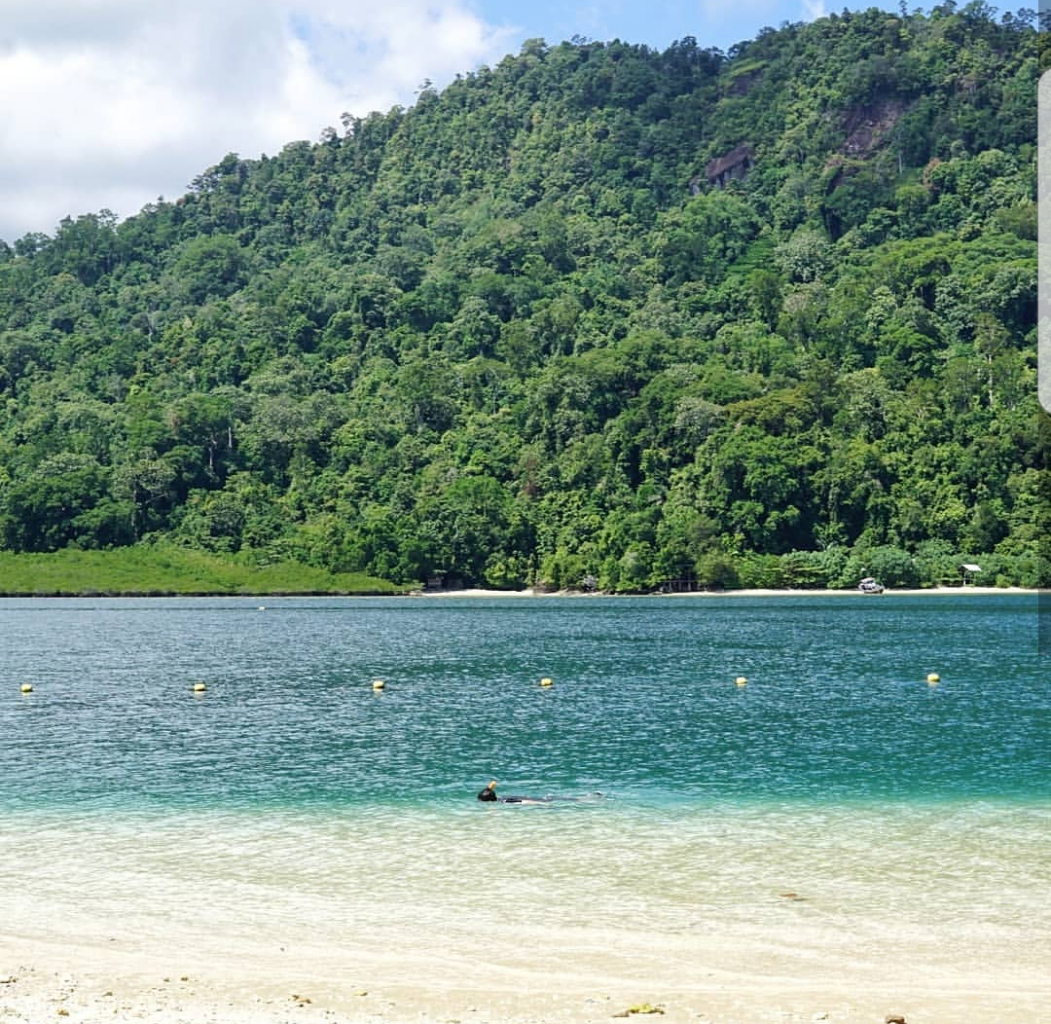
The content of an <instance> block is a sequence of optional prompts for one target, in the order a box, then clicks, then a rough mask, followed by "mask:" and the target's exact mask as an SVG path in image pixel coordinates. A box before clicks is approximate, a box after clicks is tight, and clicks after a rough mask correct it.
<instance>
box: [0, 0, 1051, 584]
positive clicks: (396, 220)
mask: <svg viewBox="0 0 1051 1024" xmlns="http://www.w3.org/2000/svg"><path fill="white" fill-rule="evenodd" d="M903 11H904V5H903ZM1032 20H1033V19H1032V17H1031V16H1030V14H1029V13H1027V12H1022V13H1020V14H1019V15H1018V16H1012V15H1004V16H1003V17H1002V18H1001V17H1000V16H998V15H997V14H996V12H995V11H994V10H993V9H992V8H990V7H988V6H987V5H986V4H984V3H981V2H975V3H971V4H968V5H967V6H966V7H963V8H957V7H956V5H955V4H953V3H951V2H949V3H945V4H942V5H940V6H939V7H936V8H934V9H933V10H932V11H931V12H930V13H929V14H924V13H921V12H916V13H912V14H904V13H903V14H902V15H900V16H893V15H890V14H888V13H887V12H885V11H879V10H875V9H872V10H869V11H866V12H863V13H857V14H850V13H844V14H843V15H833V16H830V17H827V18H822V19H820V20H818V21H815V22H813V23H811V24H806V25H803V24H798V25H786V26H783V27H782V28H781V29H778V30H776V31H775V30H765V31H763V32H762V33H760V35H759V36H758V37H757V38H756V39H755V40H752V41H750V42H748V43H745V44H742V45H740V46H738V47H735V48H734V49H733V50H732V51H731V52H729V53H727V54H723V53H721V52H719V51H717V50H712V49H705V48H703V47H702V46H700V45H699V44H698V43H697V42H696V41H695V40H694V39H692V38H689V37H685V38H683V39H682V40H680V41H678V42H676V43H674V44H672V45H671V46H670V47H669V48H668V49H667V50H665V51H664V52H657V51H655V50H652V49H649V48H647V47H644V46H634V45H629V44H627V43H621V42H610V43H598V42H592V41H588V40H579V39H578V40H575V41H574V42H572V43H561V44H559V45H547V44H546V43H544V42H543V41H540V40H534V41H530V42H528V43H526V44H525V45H524V46H523V48H522V51H521V52H520V53H519V54H518V55H517V56H508V57H507V58H505V59H504V60H502V61H501V62H500V63H499V64H498V65H497V66H496V67H492V68H480V69H478V70H476V71H474V72H473V73H470V74H465V75H463V76H462V77H460V78H458V79H457V80H456V81H455V82H454V83H452V84H450V85H449V86H448V87H447V88H445V89H444V90H442V91H440V92H439V91H437V90H435V89H434V88H432V87H431V86H429V85H428V84H425V85H424V86H423V87H421V90H420V92H419V95H418V97H417V101H416V103H415V104H414V105H413V107H412V108H411V109H399V108H395V109H393V110H391V111H389V112H387V113H385V114H380V113H374V114H370V115H369V116H367V117H364V118H357V117H351V116H349V115H348V116H345V117H344V118H343V123H342V125H341V127H340V128H339V129H334V128H330V129H326V130H325V131H324V132H323V133H322V134H321V138H320V140H319V142H317V143H313V144H312V143H308V142H294V143H291V144H289V145H288V146H286V147H285V148H284V149H283V150H282V151H281V152H280V153H279V154H278V155H276V156H273V157H267V156H264V157H262V158H261V159H258V160H246V159H241V158H240V157H239V156H237V155H236V154H230V155H228V156H226V157H225V158H223V159H222V160H221V161H219V163H218V164H216V166H214V167H212V168H209V169H208V170H207V171H205V172H204V173H202V174H201V175H200V176H199V177H197V178H195V179H194V181H193V182H192V183H191V185H190V186H189V191H188V192H187V194H186V195H185V196H183V197H181V198H179V199H177V200H175V201H167V200H158V202H157V203H156V204H152V205H150V206H148V207H147V208H145V209H144V210H143V211H142V212H141V213H140V214H138V215H137V216H134V217H131V218H129V219H128V220H125V221H123V222H121V223H117V222H116V218H115V217H113V215H111V214H109V213H108V212H106V211H103V212H101V213H99V214H87V215H84V216H80V217H77V218H76V219H67V220H64V221H63V222H62V224H61V225H59V226H58V229H57V231H56V233H55V235H54V237H49V236H47V235H28V236H26V237H24V238H21V239H18V240H16V241H14V242H13V243H12V244H11V245H10V246H8V245H6V244H2V243H0V546H2V547H3V548H4V549H5V550H7V551H9V552H54V551H57V550H59V549H64V548H67V547H72V548H79V549H105V548H123V547H127V546H131V545H140V546H141V545H157V544H161V545H163V546H170V545H176V546H179V547H183V548H187V549H198V550H200V551H203V552H210V553H212V554H215V555H218V556H223V557H226V556H233V555H235V554H236V556H237V559H238V560H239V561H240V563H241V564H245V565H248V564H263V563H277V562H282V563H288V562H298V563H303V564H306V565H308V566H312V567H316V568H319V569H323V570H327V571H330V572H339V573H346V572H359V573H367V574H369V575H371V576H373V577H381V578H383V579H386V580H390V581H394V582H395V583H398V584H411V583H413V582H415V581H424V580H427V579H430V578H434V577H440V578H443V579H445V580H446V581H448V582H459V583H462V584H465V585H467V584H472V585H484V586H493V587H517V586H522V585H526V584H534V583H535V584H539V585H543V586H548V587H552V588H559V587H576V586H588V587H598V588H601V589H606V590H611V591H638V590H648V589H653V588H656V587H659V586H661V585H662V584H668V583H669V581H687V582H686V583H672V584H671V585H672V586H680V585H684V586H687V585H697V586H737V585H773V586H783V585H794V586H800V585H802V586H816V585H832V586H853V585H855V584H856V583H857V580H858V578H859V577H860V576H862V575H865V574H873V575H878V576H880V577H881V578H882V579H883V581H884V582H885V583H888V584H891V585H905V584H919V583H934V582H940V581H949V580H958V579H959V570H958V566H959V564H960V562H961V561H968V562H969V561H979V562H980V564H981V565H982V567H983V570H984V576H983V577H982V580H983V582H990V583H991V582H994V581H998V582H1000V583H1004V584H1007V583H1013V584H1023V585H1028V586H1034V585H1037V584H1042V583H1046V582H1047V581H1048V580H1049V579H1051V563H1049V562H1048V560H1047V558H1046V556H1045V555H1046V553H1045V552H1042V550H1041V547H1040V545H1041V543H1042V538H1043V537H1045V536H1046V535H1047V534H1048V532H1049V531H1048V529H1047V527H1048V524H1047V522H1046V516H1047V509H1048V504H1049V503H1048V492H1047V483H1046V463H1045V459H1046V455H1045V449H1046V445H1045V443H1044V442H1045V433H1046V427H1045V423H1044V417H1043V415H1042V414H1041V412H1040V410H1039V407H1038V404H1037V399H1036V326H1035V324H1036V314H1035V301H1036V204H1035V197H1036V167H1035V162H1036V161H1035V152H1036V149H1035V142H1036V102H1035V97H1036V86H1037V79H1038V76H1039V73H1040V70H1041V66H1042V63H1041V61H1042V57H1044V56H1046V52H1047V50H1048V47H1049V45H1051V44H1049V42H1048V37H1047V36H1046V35H1043V34H1040V33H1038V32H1037V31H1035V29H1034V28H1033V27H1032V24H1031V22H1032ZM166 549H167V547H166Z"/></svg>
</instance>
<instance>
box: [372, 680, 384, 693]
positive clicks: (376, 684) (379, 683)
mask: <svg viewBox="0 0 1051 1024" xmlns="http://www.w3.org/2000/svg"><path fill="white" fill-rule="evenodd" d="M386 686H387V684H386V683H385V682H384V681H383V680H382V679H373V680H372V688H373V690H375V691H376V692H377V693H378V692H379V691H380V690H383V689H386Z"/></svg>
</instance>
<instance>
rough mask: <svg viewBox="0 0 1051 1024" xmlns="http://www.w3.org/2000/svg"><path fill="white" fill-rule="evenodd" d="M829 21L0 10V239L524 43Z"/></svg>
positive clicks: (181, 177)
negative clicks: (540, 39) (578, 37)
mask: <svg viewBox="0 0 1051 1024" xmlns="http://www.w3.org/2000/svg"><path fill="white" fill-rule="evenodd" d="M844 6H847V7H851V8H855V7H868V6H872V4H871V3H858V4H855V3H848V4H846V5H844V4H842V3H839V2H837V3H834V4H833V5H832V9H833V10H837V11H838V10H842V9H843V7H844ZM878 6H884V7H887V8H888V9H896V8H897V3H882V2H880V3H878ZM824 13H825V11H824V0H733V2H731V3H716V2H715V0H561V2H559V0H379V2H377V0H367V2H366V0H177V2H173V0H147V2H143V0H0V239H4V240H6V241H8V242H13V241H14V240H15V239H17V238H20V237H22V236H23V235H25V234H27V233H29V232H43V233H45V234H48V235H53V234H54V233H55V231H56V229H57V227H58V224H59V222H60V221H61V220H62V218H63V217H66V216H71V217H73V218H76V217H77V216H79V215H80V214H84V213H98V212H100V211H102V210H109V211H112V212H113V213H114V214H116V215H117V217H118V218H124V217H127V216H131V215H132V214H135V213H137V212H138V211H139V210H141V209H142V207H143V206H145V205H146V204H147V203H152V202H155V201H156V200H157V199H158V198H161V197H163V198H165V199H169V200H172V199H176V198H178V197H179V196H181V195H182V194H184V193H185V192H186V191H187V186H188V184H189V182H190V181H191V180H192V179H193V178H194V177H195V176H196V175H198V174H200V173H201V172H202V171H204V170H206V169H207V168H208V167H211V166H213V165H215V164H217V163H218V162H219V161H220V160H221V159H222V158H223V157H224V156H225V155H226V154H227V153H231V152H233V153H238V154H239V155H240V156H242V157H245V158H249V159H255V158H258V157H259V156H260V155H261V154H263V153H267V154H273V153H276V152H278V151H280V150H281V148H282V147H283V146H284V145H286V144H287V143H289V142H293V141H297V140H300V139H307V140H310V141H316V140H317V139H318V137H319V135H320V133H321V131H322V130H323V129H324V128H325V127H327V126H332V127H335V128H337V129H339V127H340V115H341V114H342V113H343V112H349V113H351V114H354V115H356V116H363V115H365V114H368V113H369V112H370V111H373V110H379V111H387V110H389V109H390V107H391V106H393V105H394V104H401V105H403V106H410V105H411V104H412V103H413V100H414V97H415V95H416V93H417V92H418V90H419V88H420V85H421V84H422V83H423V82H424V81H425V80H430V81H431V82H432V83H433V84H434V85H435V86H437V87H438V88H441V87H442V86H444V85H445V84H447V83H448V82H449V81H451V80H452V78H453V77H454V76H455V75H456V74H457V73H466V72H469V71H472V70H474V69H476V68H478V67H479V66H481V65H483V64H490V65H492V64H495V63H497V62H498V61H499V60H500V59H501V58H502V57H503V56H505V55H506V54H508V53H517V52H518V51H519V49H520V48H521V44H522V43H523V42H524V41H525V40H527V39H532V38H538V37H539V38H543V39H546V40H547V42H548V43H552V44H554V43H558V42H561V41H562V40H564V39H570V38H572V37H573V36H584V37H587V38H589V39H596V40H610V39H621V40H623V41H624V42H629V43H645V44H647V45H649V46H652V47H655V48H657V49H661V50H663V49H665V48H666V47H667V46H668V45H669V44H670V43H671V42H673V41H674V40H676V39H681V38H683V37H684V36H693V37H694V38H696V39H697V42H698V44H699V45H701V46H705V47H706V46H717V47H719V48H720V49H723V50H726V49H728V48H729V47H730V46H732V45H733V44H734V43H736V42H740V41H742V40H746V39H750V38H752V37H753V36H754V35H755V34H756V33H757V32H758V31H759V30H760V29H761V28H763V27H765V26H773V27H777V26H778V25H780V24H781V23H783V22H785V21H791V22H797V21H810V20H812V19H813V18H815V17H820V16H821V15H822V14H824Z"/></svg>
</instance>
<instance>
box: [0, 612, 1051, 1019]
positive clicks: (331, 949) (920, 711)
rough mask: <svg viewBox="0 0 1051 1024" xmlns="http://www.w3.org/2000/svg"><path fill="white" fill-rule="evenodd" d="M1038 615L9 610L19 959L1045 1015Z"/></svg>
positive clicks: (1048, 744)
mask: <svg viewBox="0 0 1051 1024" xmlns="http://www.w3.org/2000/svg"><path fill="white" fill-rule="evenodd" d="M1036 600H1037V599H1036V597H1035V596H1033V595H1017V594H1006V595H994V596H984V595H960V596H959V597H956V596H953V597H944V596H916V597H912V596H906V595H884V596H882V597H865V596H860V595H857V596H855V595H843V596H836V597H818V596H814V597H780V596H779V597H776V598H769V599H767V598H754V597H749V598H745V597H741V598H734V597H720V598H704V597H696V598H694V597H680V598H646V599H605V598H594V599H590V598H589V599H584V598H582V599H571V598H551V599H546V598H529V599H521V598H503V599H502V598H484V599H468V598H447V599H446V598H434V599H432V598H416V599H361V600H356V599H276V600H275V599H269V598H268V599H265V601H260V600H259V599H187V600H141V601H140V600H113V599H110V600H102V599H98V600H91V599H81V600H33V601H28V600H12V601H4V602H0V645H2V649H0V653H2V660H0V822H2V828H0V863H3V864H4V865H5V884H4V885H3V886H2V887H0V895H2V897H3V911H2V913H0V948H2V943H3V940H4V939H5V938H8V939H10V940H11V941H13V942H26V941H42V942H45V943H50V944H52V947H53V948H55V949H59V948H62V949H64V948H66V947H67V946H68V945H69V943H70V941H71V936H73V937H76V939H77V941H78V942H79V943H81V944H82V945H83V946H84V947H85V948H86V947H92V948H98V949H105V950H107V951H113V950H119V949H125V948H126V949H128V950H135V951H138V950H146V951H152V952H153V953H154V954H155V955H156V956H157V957H158V958H159V959H160V960H162V961H163V962H164V963H168V962H169V960H168V959H164V958H169V957H170V956H171V955H172V952H171V951H172V950H173V949H174V950H178V951H180V952H179V955H180V956H182V957H183V958H184V959H183V960H182V961H180V962H185V957H186V956H187V955H188V954H187V953H186V951H188V950H193V951H194V955H195V956H199V957H200V958H201V959H202V962H205V963H211V964H218V963H223V964H225V965H226V966H225V968H224V969H225V970H227V971H228V972H231V971H235V970H241V969H242V968H243V967H244V965H250V964H252V963H256V962H259V963H262V962H266V963H267V964H268V967H267V970H269V971H271V972H273V971H275V970H278V969H279V967H275V962H274V960H273V958H274V957H275V956H277V957H283V956H285V955H286V954H285V953H284V951H285V950H292V949H296V950H299V951H300V953H299V955H298V956H297V958H296V960H295V963H296V964H297V965H302V964H311V965H313V966H312V969H313V970H315V971H316V972H317V973H318V974H319V975H326V976H328V977H331V978H339V979H344V981H345V980H346V979H348V978H354V977H358V978H360V979H361V982H360V983H364V984H366V987H367V986H369V985H377V984H379V983H378V982H377V981H376V977H377V975H379V976H382V971H383V969H384V968H383V963H382V962H381V961H380V960H377V961H376V962H375V963H373V962H372V961H371V960H370V956H372V955H373V953H374V951H376V950H382V949H392V948H393V949H398V950H399V951H401V954H402V955H403V957H404V960H403V961H402V962H405V963H408V962H411V963H413V964H414V966H413V972H414V974H413V976H414V977H419V978H420V979H422V983H425V984H433V985H435V986H437V987H442V986H446V987H447V986H449V985H452V984H454V983H460V984H463V985H465V986H469V985H470V984H472V979H473V978H474V977H475V976H476V974H477V964H478V963H479V962H480V961H482V960H484V962H485V963H486V964H487V971H488V972H489V973H490V976H492V977H495V978H497V979H498V980H501V983H503V984H506V986H507V987H508V988H509V989H512V988H514V987H516V986H518V987H520V986H521V985H523V984H527V983H528V984H529V985H533V986H540V987H544V986H556V987H557V984H561V982H558V981H557V980H553V976H552V975H551V963H550V960H549V959H548V958H547V957H546V956H545V955H544V950H545V949H546V948H547V945H548V944H550V943H551V942H552V941H553V940H552V936H553V935H557V941H558V943H559V953H558V956H559V963H560V964H563V965H564V969H565V971H566V972H567V974H566V977H567V979H569V978H570V976H572V978H587V979H589V981H588V984H592V983H594V984H595V985H599V984H607V983H608V984H609V985H613V984H614V983H626V982H634V981H637V983H638V989H637V990H638V992H639V993H640V995H642V996H646V995H647V993H650V992H652V991H653V988H652V987H647V986H652V985H653V984H654V979H658V980H659V979H662V978H663V979H665V980H667V981H668V983H669V984H672V983H674V984H682V983H684V982H688V983H690V984H693V983H694V981H695V980H696V979H703V978H706V977H710V976H711V975H712V972H713V971H715V972H725V976H726V977H738V976H741V977H746V978H747V977H750V976H751V972H756V971H765V972H767V973H769V974H774V975H778V976H780V975H783V976H784V977H786V978H787V977H795V976H796V975H804V976H809V975H810V974H812V973H813V972H814V971H815V970H816V969H818V967H820V970H822V971H824V972H825V973H826V974H827V975H828V977H829V978H831V979H833V982H834V981H835V979H839V978H849V979H851V980H852V981H858V982H859V983H860V982H864V981H868V982H871V984H873V985H878V984H884V983H888V982H889V981H893V982H895V983H896V984H897V983H898V982H899V981H900V983H901V986H902V987H900V988H899V991H905V987H904V986H905V985H906V983H908V984H911V983H913V982H914V981H916V980H917V979H920V980H922V979H924V978H926V979H927V980H928V981H929V983H930V984H931V985H934V986H937V985H941V984H944V983H945V982H944V979H946V978H949V979H954V980H952V982H951V984H956V983H957V982H958V981H959V973H958V972H959V971H961V970H966V968H965V967H963V968H961V966H960V965H961V964H963V965H965V964H967V963H970V962H973V960H974V958H975V957H980V958H981V962H982V963H983V970H984V972H985V974H984V976H985V977H987V978H992V979H994V981H993V982H992V984H995V985H996V986H999V987H1000V988H1001V989H1004V990H1006V988H1010V987H1011V986H1012V985H1014V983H1015V982H1014V979H1019V980H1018V985H1019V986H1020V989H1019V990H1020V991H1026V992H1028V991H1030V990H1032V991H1033V992H1035V994H1034V995H1032V997H1031V998H1032V1001H1033V1002H1032V1005H1033V1006H1035V1007H1036V1009H1037V1010H1038V1011H1039V1013H1040V1014H1043V1013H1044V1012H1045V1011H1046V1012H1048V1013H1051V991H1045V990H1044V989H1034V987H1033V986H1034V985H1036V984H1037V983H1036V982H1034V981H1033V979H1034V978H1042V977H1044V975H1045V970H1044V969H1045V968H1046V964H1047V962H1048V958H1049V956H1051V915H1049V914H1048V912H1047V911H1046V910H1045V909H1044V907H1043V905H1042V903H1041V902H1039V901H1034V893H1039V892H1042V891H1046V890H1047V886H1048V885H1051V844H1049V838H1048V837H1049V835H1051V785H1049V784H1051V691H1049V688H1048V661H1047V659H1046V658H1045V657H1043V656H1041V655H1040V654H1039V653H1038V651H1037V636H1036V632H1037V625H1036V618H1037V609H1036ZM929 673H938V674H939V676H940V682H939V683H938V684H937V685H935V686H931V685H929V684H928V682H927V676H928V674H929ZM738 676H744V677H746V678H747V680H748V682H747V685H745V686H743V687H739V686H737V685H735V679H736V677H738ZM543 677H550V678H551V679H552V681H553V685H552V686H551V687H550V688H543V687H541V686H540V685H539V680H540V679H541V678H543ZM376 678H381V679H383V680H385V682H386V689H385V690H384V691H383V692H381V693H375V692H374V691H373V689H372V680H373V679H376ZM197 680H201V681H204V682H205V683H206V684H207V690H206V692H205V693H203V694H202V695H195V694H194V693H193V692H192V687H193V684H194V682H195V681H197ZM27 682H28V683H31V684H32V686H33V688H34V689H33V692H32V693H30V694H25V695H23V694H22V693H21V692H20V687H21V685H22V684H23V683H27ZM490 778H495V779H497V780H499V782H500V790H501V792H504V793H524V794H530V795H540V796H543V795H548V794H551V795H555V796H578V795H588V794H596V793H601V794H603V796H602V798H601V799H598V798H595V799H590V800H586V801H583V802H579V803H578V802H572V801H556V802H553V803H550V804H545V805H542V806H515V805H500V806H495V807H494V806H488V805H485V804H481V803H479V802H478V801H477V800H476V799H475V794H476V793H477V792H478V790H480V789H481V788H482V787H483V786H484V785H485V784H486V782H487V781H488V780H489V779H490ZM786 892H789V893H794V894H796V895H797V896H798V897H799V899H798V900H797V899H795V898H794V897H793V898H791V899H789V898H787V897H785V895H784V894H785V893H786ZM888 922H893V924H892V933H893V942H892V943H888V934H889V932H888ZM713 935H715V936H718V945H717V946H716V947H713V946H712V944H711V937H712V936H713ZM706 943H707V945H706ZM436 951H437V952H436ZM136 955H137V954H136ZM224 958H225V959H224ZM268 958H269V959H268ZM530 958H533V961H535V963H532V962H531V960H530ZM894 958H897V959H894ZM284 962H285V961H284V960H280V961H278V963H279V964H280V963H284ZM168 969H169V968H167V967H165V968H164V970H165V971H167V970H168ZM171 969H172V970H174V969H176V968H175V967H173V968H171ZM178 969H180V970H181V969H182V968H178ZM370 971H371V972H372V974H370V973H369V972H370ZM530 971H532V972H533V973H532V974H530V973H529V972H530ZM326 972H327V974H326ZM501 972H504V973H501ZM895 972H897V973H895ZM954 972H956V973H954ZM397 976H398V975H397V972H395V974H394V975H393V977H394V978H396V977H397ZM720 976H721V975H720ZM524 979H527V980H524ZM345 983H347V984H350V983H351V982H347V981H345ZM392 983H393V982H392ZM570 983H571V981H570V980H567V981H565V984H567V985H568V984H570ZM1025 998H1026V999H1029V998H1030V997H1029V996H1026V997H1025ZM1030 1017H1031V1015H1030V1014H1029V1011H1028V1009H1027V1008H1023V1011H1022V1012H1021V1015H1020V1016H1018V1017H1017V1018H1016V1019H1021V1020H1028V1019H1030ZM1032 1019H1037V1017H1032Z"/></svg>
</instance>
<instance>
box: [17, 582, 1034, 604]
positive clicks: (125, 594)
mask: <svg viewBox="0 0 1051 1024" xmlns="http://www.w3.org/2000/svg"><path fill="white" fill-rule="evenodd" d="M1040 593H1042V591H1041V590H1039V589H1037V588H1032V587H982V586H968V587H911V588H904V587H903V588H900V589H894V588H890V587H888V588H887V589H886V590H885V591H884V592H883V593H882V594H863V593H861V592H860V591H858V590H856V589H846V590H831V589H827V588H825V589H820V588H818V589H804V588H787V587H786V588H779V589H762V588H742V589H739V590H684V591H675V592H672V593H667V594H662V593H654V592H649V593H641V592H639V593H624V594H614V593H610V592H608V591H592V592H587V591H583V590H537V589H535V588H533V587H526V588H525V589H523V590H489V589H486V588H482V587H468V588H464V589H460V590H403V591H397V592H391V593H377V592H375V591H361V592H357V593H355V592H350V591H318V590H303V591H260V592H258V593H250V592H245V593H236V594H232V593H230V592H229V591H223V590H215V591H210V590H199V591H170V592H161V591H156V590H151V591H135V590H122V591H113V592H100V591H93V590H84V591H67V590H57V591H50V592H47V593H41V592H28V591H17V592H15V591H12V592H8V593H0V602H2V601H36V600H52V601H55V600H68V601H91V600H105V601H112V600H121V599H134V600H150V601H153V600H172V599H173V598H175V599H179V598H187V599H192V598H228V599H231V600H245V601H259V600H263V599H269V600H274V601H277V600H285V599H288V598H297V599H305V598H315V599H324V598H340V599H344V598H350V599H358V600H360V599H365V598H367V599H369V600H381V601H389V600H391V599H398V598H401V599H404V598H412V599H414V600H419V599H444V598H452V599H463V598H488V599H493V598H506V599H509V600H511V599H515V600H517V599H523V598H537V599H542V598H559V599H562V598H586V599H588V600H603V599H605V600H624V599H625V598H666V597H667V598H676V599H689V598H697V599H725V598H735V597H747V598H756V597H763V598H766V597H775V598H776V597H828V598H842V597H864V598H867V599H869V600H873V601H875V600H878V599H880V598H887V597H890V598H893V597H960V596H964V595H972V596H989V595H994V594H1014V595H1018V594H1032V595H1038V594H1040Z"/></svg>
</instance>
